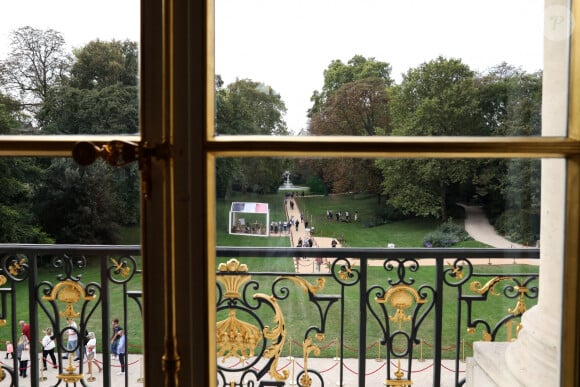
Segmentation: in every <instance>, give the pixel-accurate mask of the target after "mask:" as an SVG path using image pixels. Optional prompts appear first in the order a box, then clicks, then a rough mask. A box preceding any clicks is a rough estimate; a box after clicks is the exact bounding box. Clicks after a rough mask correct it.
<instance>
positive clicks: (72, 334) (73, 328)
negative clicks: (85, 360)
mask: <svg viewBox="0 0 580 387" xmlns="http://www.w3.org/2000/svg"><path fill="white" fill-rule="evenodd" d="M66 320H67V322H68V326H69V329H67V330H66V333H67V335H68V339H67V342H66V350H67V352H68V353H73V352H74V354H75V355H76V357H75V359H74V360H75V361H77V360H79V355H80V352H79V346H78V342H79V335H78V330H77V324H76V323H75V321H74V320H73V319H72V317H68V318H67V319H66ZM68 353H67V354H66V355H64V356H63V357H62V358H63V359H68V356H69V355H68Z"/></svg>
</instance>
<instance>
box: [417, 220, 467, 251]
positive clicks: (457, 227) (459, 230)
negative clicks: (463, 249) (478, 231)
mask: <svg viewBox="0 0 580 387" xmlns="http://www.w3.org/2000/svg"><path fill="white" fill-rule="evenodd" d="M470 239H471V237H470V236H469V234H468V233H467V232H465V229H464V228H463V225H461V224H459V223H456V222H454V221H453V219H452V218H449V219H447V222H445V223H442V224H441V225H440V226H439V227H438V228H437V230H435V231H433V232H431V233H429V234H427V235H425V238H424V239H423V245H424V246H425V247H451V246H453V245H454V244H456V243H457V242H459V241H466V240H470Z"/></svg>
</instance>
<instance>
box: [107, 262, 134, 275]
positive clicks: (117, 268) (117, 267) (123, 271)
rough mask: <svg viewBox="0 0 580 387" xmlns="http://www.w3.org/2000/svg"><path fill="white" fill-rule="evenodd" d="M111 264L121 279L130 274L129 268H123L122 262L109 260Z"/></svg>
mask: <svg viewBox="0 0 580 387" xmlns="http://www.w3.org/2000/svg"><path fill="white" fill-rule="evenodd" d="M111 262H113V265H115V269H114V270H115V272H116V273H117V272H118V273H120V274H121V277H123V278H127V277H128V276H129V274H130V273H131V268H130V267H129V266H125V264H124V263H123V262H122V261H117V260H116V259H115V258H111Z"/></svg>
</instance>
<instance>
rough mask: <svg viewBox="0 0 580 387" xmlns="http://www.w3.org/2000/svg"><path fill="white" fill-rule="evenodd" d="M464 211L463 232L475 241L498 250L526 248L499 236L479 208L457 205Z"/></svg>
mask: <svg viewBox="0 0 580 387" xmlns="http://www.w3.org/2000/svg"><path fill="white" fill-rule="evenodd" d="M457 205H459V206H461V207H463V208H464V209H465V231H467V233H468V234H469V235H470V236H471V237H472V238H473V239H475V240H476V241H479V242H481V243H485V244H486V245H489V246H491V247H498V248H504V249H508V248H525V247H528V246H524V245H521V244H519V243H514V242H511V241H509V240H507V239H505V238H504V237H502V236H501V235H499V234H498V233H497V232H496V231H495V229H494V228H493V226H492V225H491V224H490V223H489V221H488V220H487V217H486V216H485V213H484V212H483V209H482V208H481V206H468V205H466V204H461V203H457Z"/></svg>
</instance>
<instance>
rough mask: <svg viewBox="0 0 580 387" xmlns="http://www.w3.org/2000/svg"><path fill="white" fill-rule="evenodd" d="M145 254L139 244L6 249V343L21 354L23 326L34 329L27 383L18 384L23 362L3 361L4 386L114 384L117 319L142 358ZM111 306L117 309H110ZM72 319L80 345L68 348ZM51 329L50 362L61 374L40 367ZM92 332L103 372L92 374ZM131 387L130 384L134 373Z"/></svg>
mask: <svg viewBox="0 0 580 387" xmlns="http://www.w3.org/2000/svg"><path fill="white" fill-rule="evenodd" d="M140 251H141V247H140V246H79V245H8V244H2V245H0V295H1V299H0V300H1V303H2V304H1V308H0V311H1V312H0V313H1V315H0V338H1V340H2V343H1V344H4V342H5V341H7V340H9V341H12V343H14V351H15V352H16V351H17V343H18V341H19V339H20V337H21V336H22V329H21V326H20V325H19V322H20V321H24V322H25V324H29V328H30V342H29V345H30V358H31V361H29V362H28V365H27V367H28V368H29V370H28V371H29V372H27V374H28V375H27V376H28V378H27V379H21V378H19V372H17V371H18V370H19V368H20V366H19V362H18V359H17V356H14V358H5V359H3V362H2V367H1V375H0V378H1V379H2V382H0V383H2V385H10V386H19V385H27V386H29V385H32V386H38V385H39V383H40V382H44V381H46V380H47V379H48V378H49V377H50V378H52V379H53V380H52V381H50V380H49V382H51V383H52V384H51V385H53V386H58V385H61V384H62V385H69V383H72V384H73V385H77V383H78V384H80V385H83V386H87V385H88V384H87V382H95V381H96V379H97V377H98V378H99V379H102V380H99V381H98V383H99V384H100V385H103V386H111V385H113V383H112V382H111V373H112V369H113V370H115V369H116V368H115V367H116V366H117V365H113V368H111V366H112V364H111V351H110V345H109V338H110V337H111V334H112V327H111V320H112V318H115V317H118V318H119V319H120V325H121V326H123V327H125V328H124V329H125V331H126V332H129V334H127V335H126V340H127V346H128V348H132V349H133V350H134V351H136V352H140V348H136V347H140V344H141V342H142V335H141V333H142V329H141V327H142V320H141V314H140V311H141V278H140V277H141V276H140V274H141V269H140V257H139V256H140ZM112 306H115V307H117V309H115V310H111V307H112ZM69 317H70V318H73V320H74V321H75V323H76V324H77V328H76V329H75V331H76V333H77V335H78V341H77V346H76V347H72V348H68V349H67V336H68V333H69V332H71V331H70V330H69V329H70V326H69V325H67V318H69ZM46 328H51V330H52V332H53V338H54V342H55V344H56V348H55V354H56V364H51V366H55V367H56V368H57V370H56V371H57V372H56V373H55V372H52V371H53V370H52V369H51V372H50V373H49V372H46V371H44V369H43V365H42V362H40V361H37V357H39V354H41V353H42V345H41V343H40V340H41V339H42V338H43V336H44V334H43V333H42V331H43V330H44V329H46ZM88 331H94V332H95V333H96V336H97V338H98V346H97V350H98V352H99V354H101V353H102V356H101V355H99V356H98V360H97V361H102V368H103V372H102V373H97V372H96V371H94V372H93V367H92V365H93V364H92V363H91V362H87V357H88V356H87V355H86V353H85V348H84V344H85V342H84V340H85V334H86V333H87V332H88ZM132 344H133V345H132ZM75 357H78V360H77V361H75ZM47 362H48V363H50V362H51V358H50V357H48V359H47ZM95 369H96V368H95ZM117 378H118V377H117ZM25 382H26V383H25ZM116 383H117V384H118V380H117V382H116ZM92 384H93V385H95V384H94V383H92ZM124 385H125V386H128V385H130V384H129V379H128V373H126V374H125V376H124Z"/></svg>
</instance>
